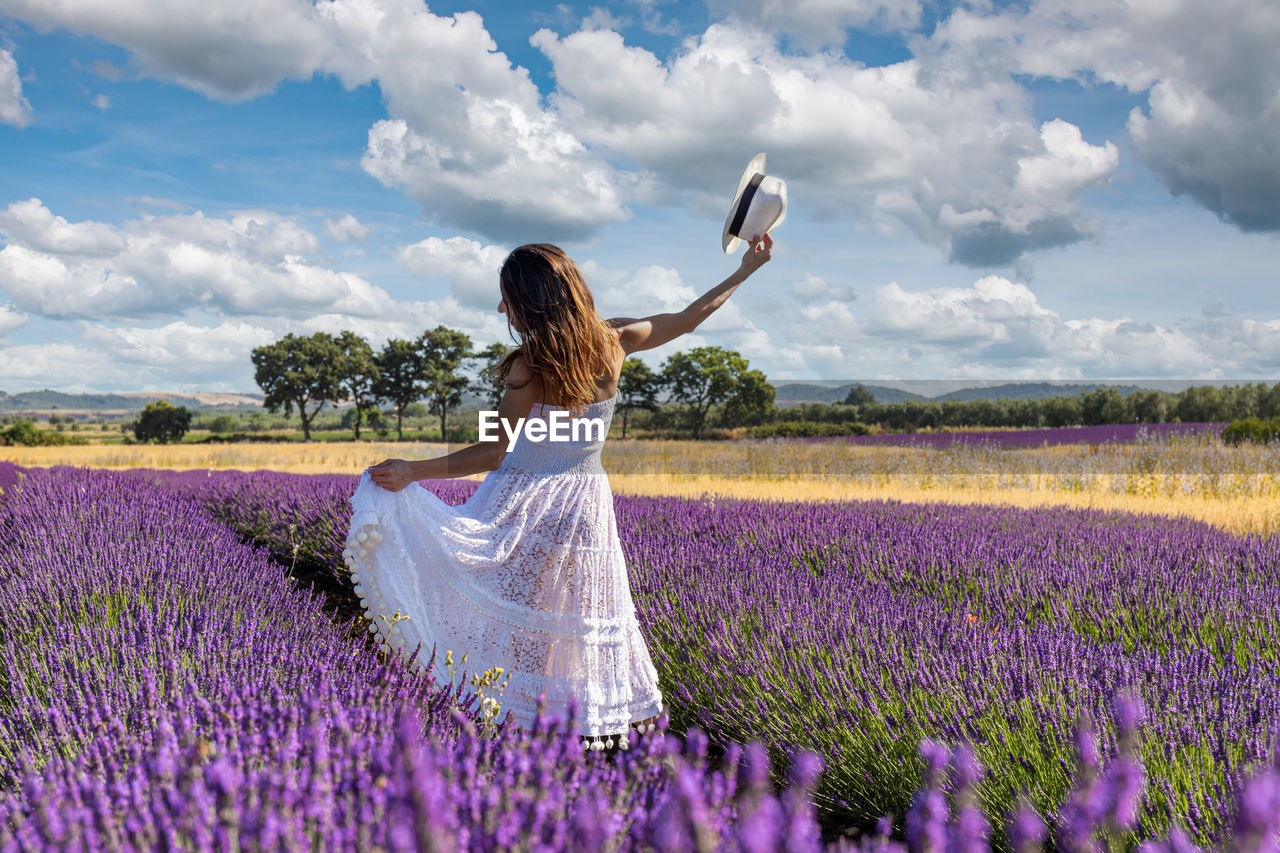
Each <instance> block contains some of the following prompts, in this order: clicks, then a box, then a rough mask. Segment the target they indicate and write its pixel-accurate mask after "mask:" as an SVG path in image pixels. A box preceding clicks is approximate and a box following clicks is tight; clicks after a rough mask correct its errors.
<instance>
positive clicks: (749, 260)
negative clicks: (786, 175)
mask: <svg viewBox="0 0 1280 853" xmlns="http://www.w3.org/2000/svg"><path fill="white" fill-rule="evenodd" d="M772 251H773V238H772V237H770V236H769V235H768V234H765V235H764V239H763V240H752V241H751V242H750V243H749V244H748V247H747V251H746V253H745V254H743V256H742V263H741V265H739V267H738V269H737V270H735V271H734V273H733V275H731V276H729V277H728V278H726V279H725V280H724V281H722V282H720V283H719V284H717V285H716V286H715V287H713V288H711V289H710V290H708V291H707V292H706V293H704V294H703V295H702V296H700V297H698V298H697V299H696V300H694V301H693V302H692V303H690V304H689V307H688V308H685V309H684V310H683V311H675V312H669V313H666V314H654V315H653V316H651V317H645V318H643V319H635V318H632V317H615V318H613V319H612V320H610V321H609V323H610V324H612V325H613V327H614V328H616V329H618V340H619V342H621V344H622V349H623V350H624V351H625V352H626V353H627V354H628V355H630V354H631V353H633V352H639V351H640V350H646V349H653V348H654V347H660V346H662V345H663V344H665V343H667V342H668V341H672V340H675V339H676V338H678V337H680V336H681V335H686V334H688V333H689V332H692V331H693V330H694V329H696V328H698V326H699V325H701V323H702V321H703V320H705V319H707V318H708V317H710V316H711V312H713V311H715V310H716V309H717V308H719V307H720V306H721V305H723V304H724V303H725V301H726V300H727V299H728V298H729V297H730V296H731V295H732V294H733V291H735V290H737V288H738V285H740V284H742V283H743V282H744V281H746V280H747V277H748V276H750V275H751V274H752V273H753V272H755V271H756V270H758V269H760V267H762V266H764V265H765V264H766V263H768V261H769V258H770V257H772Z"/></svg>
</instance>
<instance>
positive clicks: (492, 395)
mask: <svg viewBox="0 0 1280 853" xmlns="http://www.w3.org/2000/svg"><path fill="white" fill-rule="evenodd" d="M509 349H510V347H508V346H507V345H506V344H504V343H500V342H497V343H492V344H489V346H487V347H485V348H484V349H482V350H480V352H478V353H476V354H475V355H473V356H472V359H474V360H475V362H476V366H477V373H478V374H479V376H478V378H477V379H476V380H475V382H473V383H472V385H471V390H472V392H473V393H476V394H484V395H485V403H487V404H488V408H490V409H496V408H498V406H499V405H501V404H502V395H503V393H504V392H505V391H506V389H505V388H504V387H503V385H502V382H500V381H495V380H494V379H493V378H492V376H491V375H490V374H491V373H492V371H493V369H494V368H495V367H497V366H498V365H499V364H501V363H502V359H503V358H505V357H506V355H507V351H508V350H509Z"/></svg>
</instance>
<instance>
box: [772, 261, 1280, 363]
mask: <svg viewBox="0 0 1280 853" xmlns="http://www.w3.org/2000/svg"><path fill="white" fill-rule="evenodd" d="M799 313H800V317H801V319H802V320H803V321H804V322H803V323H793V324H791V326H790V327H789V329H788V330H787V332H786V334H785V336H777V335H775V337H777V338H780V341H779V344H778V346H779V347H780V348H781V349H783V350H793V351H796V352H799V353H801V354H803V355H804V359H805V361H804V365H803V367H802V368H800V369H794V370H792V371H791V373H792V374H793V375H799V376H813V375H815V374H817V375H823V376H847V377H857V376H861V377H875V376H881V377H893V378H926V377H927V378H951V377H958V378H966V377H967V378H1011V379H1012V378H1033V379H1043V378H1073V377H1090V376H1097V377H1130V378H1141V377H1162V376H1164V377H1188V376H1200V377H1205V376H1215V377H1223V376H1225V377H1235V376H1241V375H1270V374H1273V373H1274V372H1275V371H1276V370H1277V368H1280V320H1269V321H1265V320H1254V319H1245V318H1236V317H1232V316H1231V315H1229V314H1226V313H1223V312H1221V311H1218V312H1209V313H1206V314H1205V316H1203V317H1200V318H1194V319H1186V320H1182V321H1180V322H1177V323H1172V324H1157V323H1146V322H1140V321H1135V320H1133V319H1131V318H1127V317H1120V318H1103V317H1084V318H1078V319H1067V318H1064V317H1062V316H1061V314H1059V313H1058V312H1057V311H1054V310H1052V309H1049V308H1046V307H1045V306H1043V305H1041V304H1040V301H1039V299H1038V297H1037V296H1036V294H1035V293H1034V292H1033V291H1032V290H1031V289H1030V288H1029V287H1028V286H1027V285H1025V284H1023V283H1020V282H1015V281H1010V280H1008V279H1006V278H1003V277H1000V276H984V277H983V278H981V279H979V280H978V281H976V282H975V283H974V284H973V285H972V286H971V287H939V288H929V289H923V290H913V291H908V290H906V289H904V288H902V287H901V286H900V285H898V284H897V283H896V282H890V283H888V284H883V285H879V286H876V287H874V288H873V289H872V291H871V292H870V293H869V294H865V295H864V296H863V298H862V299H860V300H859V301H858V302H857V303H856V304H853V303H850V302H847V301H834V300H833V301H831V302H828V303H825V304H821V303H813V304H808V305H805V306H803V307H802V308H801V309H800V311H799ZM837 350H838V351H839V353H840V355H839V356H837V355H836V351H837Z"/></svg>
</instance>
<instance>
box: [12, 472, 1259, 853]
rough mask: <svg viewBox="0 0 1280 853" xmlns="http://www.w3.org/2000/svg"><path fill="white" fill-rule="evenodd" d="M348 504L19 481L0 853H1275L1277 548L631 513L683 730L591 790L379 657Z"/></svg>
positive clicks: (746, 513)
mask: <svg viewBox="0 0 1280 853" xmlns="http://www.w3.org/2000/svg"><path fill="white" fill-rule="evenodd" d="M355 482H356V478H355V477H350V476H304V475H284V474H271V473H267V472H258V473H253V474H246V473H240V472H222V473H208V472H184V473H175V472H164V471H152V470H134V471H129V472H120V473H110V472H102V471H92V470H89V469H71V468H57V469H28V470H26V471H20V470H18V469H16V468H14V467H13V466H5V465H0V489H3V495H0V580H2V581H3V584H2V586H0V596H3V602H4V612H5V614H6V617H7V618H6V619H5V622H4V634H3V640H2V641H0V847H3V848H4V849H72V848H79V849H99V848H108V849H154V848H156V847H159V846H169V847H173V848H182V849H226V850H233V849H280V848H288V849H294V848H299V847H305V848H309V849H329V848H332V849H371V848H373V847H378V848H380V849H386V850H400V849H459V850H461V849H477V850H478V849H521V850H534V849H546V850H558V849H580V850H633V849H634V850H645V849H656V850H712V849H730V850H751V851H757V850H759V851H763V850H774V849H788V850H819V849H860V850H872V849H879V850H900V849H903V848H904V847H905V848H906V849H910V850H939V851H940V850H942V849H943V848H944V847H945V848H950V847H952V846H955V847H963V848H964V849H986V847H987V843H986V841H985V840H984V838H989V839H990V843H991V844H992V845H993V846H994V847H995V848H997V849H1019V850H1024V849H1038V848H1039V846H1040V843H1041V842H1042V841H1043V842H1045V843H1047V844H1049V845H1050V846H1051V847H1053V848H1054V849H1062V850H1091V849H1099V847H1100V846H1101V847H1112V848H1114V849H1130V848H1133V847H1135V846H1136V845H1137V844H1138V843H1140V842H1142V843H1144V844H1145V845H1146V849H1148V850H1165V849H1169V850H1173V849H1177V850H1190V849H1195V848H1196V846H1200V847H1209V846H1215V847H1221V848H1224V849H1228V848H1229V849H1259V850H1260V849H1273V848H1271V847H1268V845H1270V844H1274V843H1275V841H1276V833H1277V832H1278V831H1280V755H1277V752H1276V749H1275V746H1274V741H1273V735H1274V733H1275V732H1277V731H1278V730H1280V672H1278V671H1277V656H1278V652H1280V624H1278V623H1280V584H1278V583H1277V582H1278V581H1280V578H1278V577H1277V575H1280V539H1276V538H1272V537H1265V536H1235V535H1231V534H1227V533H1224V532H1221V531H1220V530H1217V529H1215V528H1211V527H1209V526H1207V525H1202V524H1198V523H1195V522H1189V521H1173V520H1166V519H1153V518H1145V519H1144V518H1140V517H1136V516H1127V515H1121V514H1114V513H1113V514H1104V513H1098V512H1086V511H1078V510H1076V511H1071V510H1038V511H1030V510H1014V509H995V508H990V507H955V506H940V505H913V504H898V503H893V502H876V503H854V502H845V503H829V504H804V503H785V502H752V501H743V500H693V499H675V498H656V497H651V498H624V497H621V496H618V497H616V498H615V506H616V509H617V512H618V520H619V529H620V532H621V534H622V537H623V545H624V548H625V550H626V554H627V558H628V562H629V566H630V569H631V576H632V585H633V591H634V593H635V599H636V602H637V606H638V608H639V610H640V613H639V617H640V622H641V625H642V627H643V629H644V630H645V633H646V637H647V638H648V640H649V643H650V647H651V649H652V650H653V653H654V660H655V664H656V665H657V668H658V671H659V675H660V678H661V686H662V689H663V693H664V695H665V697H666V699H667V702H668V704H669V705H670V707H671V711H672V715H671V719H670V720H669V723H664V726H663V728H662V729H660V730H659V731H658V732H656V733H654V734H651V735H646V736H637V735H635V734H632V736H631V741H630V742H629V745H630V747H631V748H630V749H627V750H616V749H615V750H610V751H607V752H600V753H597V752H590V751H585V752H584V751H583V749H582V748H581V746H580V744H579V740H578V739H577V738H576V737H574V736H572V734H571V732H570V731H569V729H570V726H569V721H566V720H563V719H561V718H559V717H556V716H554V715H549V716H548V717H547V718H546V720H545V721H544V722H545V725H544V726H542V727H540V729H539V731H538V732H535V733H528V732H520V731H518V730H516V729H515V728H514V727H513V726H510V725H509V724H507V723H505V722H503V723H502V724H501V725H498V726H497V727H496V728H495V727H493V726H490V725H487V724H486V721H485V720H484V718H483V717H482V715H481V713H480V711H479V710H478V702H477V701H476V697H475V696H474V695H473V694H471V693H470V691H468V690H467V689H466V686H465V679H464V680H463V681H460V682H459V683H457V684H450V685H442V684H436V683H434V682H433V681H431V680H430V679H429V678H428V677H426V676H424V675H420V674H419V671H418V669H417V668H416V665H415V663H416V662H414V661H407V662H406V661H404V660H402V659H400V658H399V657H398V656H396V655H391V656H385V655H383V654H381V653H378V652H376V651H375V649H374V647H373V645H372V643H371V642H370V641H369V634H368V632H367V631H366V630H365V626H364V625H362V624H360V622H359V621H358V613H359V606H358V601H357V600H355V598H354V593H353V592H352V591H351V588H350V584H349V580H348V579H347V577H346V576H345V567H344V566H343V564H342V561H341V549H342V546H343V540H344V538H345V533H346V522H347V513H348V506H347V503H346V500H347V497H348V496H349V495H350V493H351V491H352V490H353V489H354V486H355ZM426 485H428V486H429V487H430V488H432V489H433V490H434V491H436V492H437V494H440V495H441V496H442V497H443V498H444V499H445V500H446V501H448V502H450V503H458V502H461V501H462V500H465V499H466V497H467V496H468V495H469V494H471V492H472V491H473V490H474V488H475V486H476V484H475V483H474V482H466V481H445V482H440V483H434V482H433V483H427V484H426ZM441 651H443V650H441ZM426 656H427V657H429V656H430V650H426Z"/></svg>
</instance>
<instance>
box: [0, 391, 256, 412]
mask: <svg viewBox="0 0 1280 853" xmlns="http://www.w3.org/2000/svg"><path fill="white" fill-rule="evenodd" d="M152 400H166V401H168V402H170V403H173V404H174V405H175V406H186V407H187V408H189V409H200V410H208V409H232V410H236V409H244V408H259V407H261V406H262V395H261V394H226V393H216V392H209V393H206V392H201V391H193V392H191V393H186V394H182V393H170V392H163V391H162V392H154V393H145V392H143V393H134V392H129V393H126V394H65V393H63V392H62V391H53V390H50V389H48V388H46V389H44V390H42V391H23V392H21V393H19V394H6V393H4V392H3V391H0V412H50V411H69V412H121V411H123V412H134V411H142V407H143V406H145V405H146V404H147V403H149V402H151V401H152Z"/></svg>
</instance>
